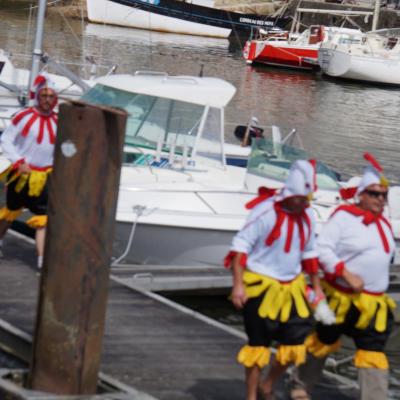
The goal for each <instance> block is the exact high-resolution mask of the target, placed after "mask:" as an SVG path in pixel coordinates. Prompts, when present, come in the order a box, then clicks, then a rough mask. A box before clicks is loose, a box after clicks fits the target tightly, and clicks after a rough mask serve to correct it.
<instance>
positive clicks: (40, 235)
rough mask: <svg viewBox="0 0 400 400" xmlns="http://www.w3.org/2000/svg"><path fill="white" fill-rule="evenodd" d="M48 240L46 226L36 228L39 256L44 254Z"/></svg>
mask: <svg viewBox="0 0 400 400" xmlns="http://www.w3.org/2000/svg"><path fill="white" fill-rule="evenodd" d="M45 240H46V228H38V229H36V251H37V254H38V256H43V254H44V242H45Z"/></svg>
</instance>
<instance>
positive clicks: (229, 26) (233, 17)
mask: <svg viewBox="0 0 400 400" xmlns="http://www.w3.org/2000/svg"><path fill="white" fill-rule="evenodd" d="M86 3H87V10H88V19H89V21H90V22H97V23H105V24H112V25H119V26H125V27H130V28H140V29H147V30H154V31H160V32H173V33H181V34H188V35H199V36H210V37H221V38H228V37H229V36H230V35H238V36H244V37H249V35H250V33H251V32H252V30H254V29H256V28H260V27H261V28H263V29H265V30H270V29H272V28H274V27H278V28H283V27H285V26H286V25H287V24H288V23H289V21H290V18H289V17H286V16H277V17H269V16H265V15H258V14H242V13H238V12H233V11H227V10H222V9H218V8H215V7H213V6H210V3H209V2H208V3H207V2H199V1H197V2H196V1H193V2H186V1H180V0H86Z"/></svg>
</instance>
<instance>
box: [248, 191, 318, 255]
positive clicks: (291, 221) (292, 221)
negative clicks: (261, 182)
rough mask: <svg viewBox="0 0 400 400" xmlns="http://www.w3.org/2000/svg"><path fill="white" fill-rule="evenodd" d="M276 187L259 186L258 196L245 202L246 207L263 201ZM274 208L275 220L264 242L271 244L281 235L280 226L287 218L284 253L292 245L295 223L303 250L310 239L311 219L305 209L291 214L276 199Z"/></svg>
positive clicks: (273, 193) (249, 207)
mask: <svg viewBox="0 0 400 400" xmlns="http://www.w3.org/2000/svg"><path fill="white" fill-rule="evenodd" d="M277 191H278V189H270V188H266V187H260V188H259V189H258V197H256V198H255V199H253V200H251V201H249V202H248V203H247V204H246V208H247V209H251V208H254V207H255V206H256V205H258V204H260V203H262V202H263V201H265V200H267V199H269V198H271V197H272V196H274V195H275V194H276V193H277ZM274 210H275V212H276V222H275V226H274V227H273V228H272V230H271V232H270V234H269V235H268V237H267V238H266V239H265V244H266V245H267V246H271V245H272V244H273V243H274V242H275V240H277V239H279V238H280V236H281V228H282V225H283V223H284V222H285V220H286V219H287V220H288V224H287V235H286V242H285V253H289V252H290V249H291V247H292V239H293V231H294V226H295V225H297V227H298V230H299V237H300V250H301V251H304V248H305V246H306V243H307V242H308V240H309V239H310V235H311V221H310V218H309V217H308V215H307V213H306V212H305V210H304V211H303V212H302V213H301V214H299V215H298V214H296V215H295V214H291V213H289V212H287V211H286V210H284V209H283V208H282V202H280V201H277V202H275V203H274ZM303 223H305V224H306V225H307V228H308V235H307V239H306V236H305V232H304V225H303Z"/></svg>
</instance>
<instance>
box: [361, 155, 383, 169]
mask: <svg viewBox="0 0 400 400" xmlns="http://www.w3.org/2000/svg"><path fill="white" fill-rule="evenodd" d="M364 158H365V159H366V160H367V161H368V162H369V163H370V164H371V165H372V166H373V167H374V168H375V169H376V170H378V171H379V172H381V173H382V172H383V168H382V166H381V164H379V162H378V161H377V160H376V158H375V157H374V156H373V155H372V154H371V153H364Z"/></svg>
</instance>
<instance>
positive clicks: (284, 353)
mask: <svg viewBox="0 0 400 400" xmlns="http://www.w3.org/2000/svg"><path fill="white" fill-rule="evenodd" d="M306 353H307V349H306V346H305V345H304V344H298V345H283V344H281V345H280V346H279V348H278V351H277V353H276V360H277V361H278V362H279V364H281V365H287V364H291V363H294V364H295V365H300V364H304V363H305V361H306Z"/></svg>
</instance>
